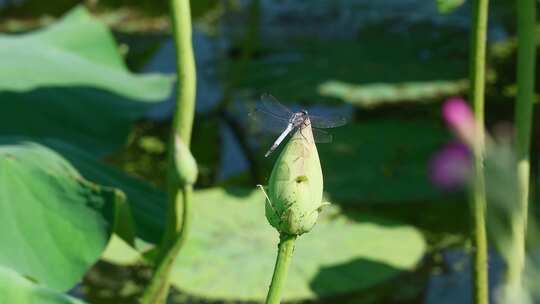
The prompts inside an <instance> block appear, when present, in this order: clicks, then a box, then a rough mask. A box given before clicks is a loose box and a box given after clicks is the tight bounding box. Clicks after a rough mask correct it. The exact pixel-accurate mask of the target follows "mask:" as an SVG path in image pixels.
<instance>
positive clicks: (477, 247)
mask: <svg viewBox="0 0 540 304" xmlns="http://www.w3.org/2000/svg"><path fill="white" fill-rule="evenodd" d="M487 19H488V0H475V1H474V4H473V28H472V43H471V55H472V58H471V63H470V79H471V102H472V104H473V108H474V116H475V120H476V133H475V135H476V141H475V143H474V147H473V150H474V160H475V165H474V168H475V174H474V189H473V194H472V202H471V205H472V208H471V209H472V212H473V219H472V222H473V232H472V236H473V244H474V270H473V278H474V288H473V293H474V295H473V298H474V303H476V304H487V303H488V272H487V236H486V219H485V217H486V190H485V181H484V170H483V161H484V151H485V148H484V145H485V143H484V142H485V140H484V137H485V134H484V91H485V62H486V31H487Z"/></svg>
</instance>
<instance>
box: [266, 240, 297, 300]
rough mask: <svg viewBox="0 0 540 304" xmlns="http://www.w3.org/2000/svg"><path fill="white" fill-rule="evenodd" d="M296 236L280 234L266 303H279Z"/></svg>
mask: <svg viewBox="0 0 540 304" xmlns="http://www.w3.org/2000/svg"><path fill="white" fill-rule="evenodd" d="M296 238H297V236H296V235H290V234H281V235H280V241H279V245H278V255H277V258H276V266H275V268H274V274H273V275H272V282H271V283H270V289H269V290H268V296H267V297H266V304H279V303H280V301H281V291H282V289H283V285H284V284H285V280H286V279H287V272H288V270H289V265H290V264H291V260H292V256H293V252H294V245H295V242H296Z"/></svg>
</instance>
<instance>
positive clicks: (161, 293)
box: [141, 186, 193, 304]
mask: <svg viewBox="0 0 540 304" xmlns="http://www.w3.org/2000/svg"><path fill="white" fill-rule="evenodd" d="M182 190H183V191H181V193H182V201H183V202H184V204H183V207H184V208H183V212H182V214H183V216H182V223H183V225H182V228H181V230H180V231H179V232H178V235H177V238H176V239H175V241H174V243H173V244H172V245H171V247H170V249H169V250H168V251H167V252H166V254H165V256H164V257H163V258H162V259H161V261H160V263H159V266H158V267H157V269H156V271H155V273H154V276H153V277H152V280H151V282H150V285H149V286H148V287H147V288H146V290H145V292H144V295H143V298H142V301H141V303H143V304H150V303H152V304H154V303H166V300H167V295H168V293H169V274H170V272H171V268H172V266H173V264H174V260H175V259H176V256H177V255H178V252H179V251H180V248H182V245H183V244H184V242H185V240H186V237H187V235H188V229H189V226H190V221H191V196H192V193H193V187H192V186H185V187H184V188H183V189H182Z"/></svg>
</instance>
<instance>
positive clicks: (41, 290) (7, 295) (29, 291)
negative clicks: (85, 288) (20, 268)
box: [0, 266, 84, 304]
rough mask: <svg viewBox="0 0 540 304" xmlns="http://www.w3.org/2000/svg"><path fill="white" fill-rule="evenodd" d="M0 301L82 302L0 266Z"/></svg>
mask: <svg viewBox="0 0 540 304" xmlns="http://www.w3.org/2000/svg"><path fill="white" fill-rule="evenodd" d="M0 303H16V304H84V302H82V301H80V300H77V299H75V298H72V297H70V296H68V295H65V294H62V293H59V292H57V291H54V290H51V289H48V288H45V287H43V286H40V285H37V284H35V283H33V282H31V281H29V280H28V279H26V278H24V277H22V276H21V275H19V274H18V273H17V272H15V271H13V270H11V269H9V268H4V267H1V266H0Z"/></svg>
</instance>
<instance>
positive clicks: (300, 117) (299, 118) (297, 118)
mask: <svg viewBox="0 0 540 304" xmlns="http://www.w3.org/2000/svg"><path fill="white" fill-rule="evenodd" d="M307 119H308V113H307V111H306V110H302V111H300V112H296V113H294V114H293V115H292V116H291V119H289V123H290V124H291V125H292V126H293V127H295V128H296V127H300V126H302V125H303V124H305V122H306V120H307Z"/></svg>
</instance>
